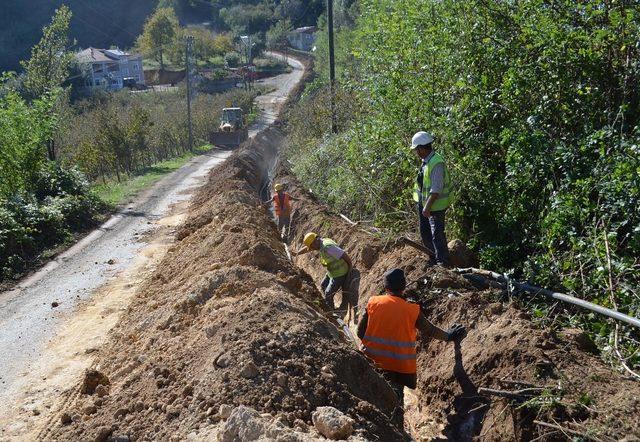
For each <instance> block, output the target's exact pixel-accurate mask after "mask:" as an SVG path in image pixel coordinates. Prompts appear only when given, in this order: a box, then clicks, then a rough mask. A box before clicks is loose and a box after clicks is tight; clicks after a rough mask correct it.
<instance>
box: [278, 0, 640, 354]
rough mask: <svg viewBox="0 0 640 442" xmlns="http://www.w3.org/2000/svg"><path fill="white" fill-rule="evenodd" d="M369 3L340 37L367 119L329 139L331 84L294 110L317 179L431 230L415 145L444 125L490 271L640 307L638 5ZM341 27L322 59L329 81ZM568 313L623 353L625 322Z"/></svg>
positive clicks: (392, 223)
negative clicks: (420, 203)
mask: <svg viewBox="0 0 640 442" xmlns="http://www.w3.org/2000/svg"><path fill="white" fill-rule="evenodd" d="M360 9H361V11H362V15H361V16H360V17H359V18H358V19H357V22H356V25H355V28H353V29H338V30H337V41H338V42H340V44H337V45H336V47H337V49H338V54H337V55H336V59H337V60H340V61H339V63H338V66H339V67H340V69H339V70H338V75H339V78H340V81H339V83H340V85H341V88H342V91H341V93H342V94H345V95H347V96H352V97H353V99H352V100H351V101H352V102H354V103H356V105H352V106H350V107H351V108H356V109H357V111H354V112H356V114H355V116H354V117H348V116H347V117H348V118H342V117H341V116H339V118H338V126H339V130H340V132H339V133H338V134H337V135H330V134H328V132H327V127H328V124H327V122H328V116H327V112H326V107H325V106H326V101H325V105H324V106H320V105H318V103H319V98H318V97H319V96H320V95H319V92H318V91H320V90H321V89H317V88H315V90H314V92H312V93H309V94H307V96H306V98H305V99H304V101H303V103H301V104H300V106H298V112H299V113H300V115H301V116H300V117H297V120H296V118H295V117H294V118H293V119H292V124H293V125H294V129H293V139H292V143H291V144H292V147H291V150H290V155H291V156H292V161H293V162H294V170H295V171H296V172H297V173H300V174H301V176H302V177H303V179H304V180H305V182H306V184H308V185H309V186H310V187H311V188H312V189H313V190H314V192H316V193H317V194H318V195H319V196H321V197H322V198H323V199H325V200H326V201H329V202H330V203H332V204H333V205H335V206H336V207H337V208H338V209H339V210H341V211H344V212H349V213H350V214H351V215H352V216H353V217H354V218H356V219H372V218H373V219H374V220H375V221H376V223H377V224H378V225H379V226H381V227H385V228H389V229H392V230H403V229H404V228H405V227H409V226H410V227H411V228H415V223H416V219H415V214H414V209H413V207H412V202H411V197H410V194H411V186H412V181H413V179H414V177H415V172H416V168H417V166H418V164H417V161H416V158H415V156H413V155H412V153H411V151H410V150H409V149H408V145H409V143H410V140H411V136H412V134H413V133H415V132H416V131H418V130H429V131H432V132H434V133H435V134H436V139H437V142H436V148H437V149H438V150H439V151H440V152H442V153H443V155H444V157H445V159H446V160H447V162H448V165H449V168H450V171H451V174H452V177H453V180H454V183H455V188H456V190H455V198H454V203H453V206H452V207H451V209H450V210H449V216H448V219H449V225H448V228H449V233H450V236H455V237H458V238H460V239H463V240H466V241H467V242H468V243H469V244H470V245H471V246H472V247H473V249H474V250H475V251H476V252H477V253H478V255H479V257H480V259H481V263H482V265H483V266H485V267H487V268H491V269H493V270H499V271H506V272H512V273H513V274H514V275H515V276H516V277H519V278H526V279H529V280H531V281H534V282H536V283H538V284H539V285H542V286H547V287H549V288H554V289H557V290H559V291H564V292H568V293H571V294H574V295H576V296H579V297H581V298H584V299H588V300H592V301H594V302H597V303H599V304H602V305H605V306H609V307H616V308H618V309H619V310H620V311H622V312H624V313H628V314H631V315H635V316H637V315H638V313H639V312H640V297H638V291H637V287H638V286H639V284H640V267H639V265H638V263H639V262H640V247H639V245H640V149H639V148H638V146H640V131H639V126H640V89H638V88H637V87H636V85H637V84H638V83H639V82H640V48H639V47H638V44H637V35H638V32H639V31H640V15H639V14H638V13H637V6H636V5H634V4H630V3H626V2H602V1H596V0H589V1H585V2H574V1H569V0H561V1H556V2H553V4H552V5H549V2H545V1H541V0H525V1H519V2H503V1H499V0H489V1H485V0H482V1H480V0H470V1H467V2H459V1H456V0H443V1H440V0H363V1H361V2H360ZM325 35H326V34H324V33H323V35H321V36H320V38H319V40H318V59H317V60H316V66H319V74H320V77H321V79H323V80H325V81H326V65H327V63H326V62H325V60H326V55H325V52H326V50H325V49H326V45H325V42H326V36H325ZM338 109H340V107H338ZM296 125H300V127H301V129H296V128H295V126H296ZM313 125H315V127H311V126H313ZM318 127H319V128H322V129H323V130H320V132H321V133H318V132H319V130H318ZM314 164H315V165H316V166H319V167H317V168H316V169H315V170H314V169H313V165H314ZM556 310H558V309H556ZM567 313H568V314H567V315H564V316H563V317H562V320H563V321H565V322H580V324H581V325H583V326H584V327H586V328H588V329H590V330H591V331H593V332H594V333H597V334H598V335H599V336H603V337H602V339H600V341H599V343H600V344H601V348H603V349H609V350H610V349H611V345H610V344H611V342H606V341H607V340H608V339H611V337H612V336H613V334H612V327H611V325H610V324H609V323H607V322H604V321H601V320H600V319H599V318H598V319H595V318H592V317H590V316H588V315H575V313H576V312H575V311H574V310H568V311H567ZM575 318H579V319H575ZM621 336H623V337H629V336H632V332H631V331H630V330H627V329H626V328H624V327H623V328H622V331H621ZM635 340H636V341H638V340H639V337H638V336H637V332H636V335H635ZM625 342H626V343H625V344H624V345H627V343H632V342H633V341H631V340H628V341H625ZM621 345H623V344H621ZM630 345H631V344H630ZM632 353H633V351H630V352H629V355H631V354H632ZM628 362H629V363H632V364H638V363H639V362H640V357H639V356H638V353H636V354H635V356H631V357H630V359H629V361H628Z"/></svg>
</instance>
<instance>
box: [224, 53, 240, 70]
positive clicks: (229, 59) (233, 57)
mask: <svg viewBox="0 0 640 442" xmlns="http://www.w3.org/2000/svg"><path fill="white" fill-rule="evenodd" d="M224 62H225V63H226V64H227V66H229V67H230V68H237V67H238V65H240V54H238V53H237V52H227V53H226V54H225V55H224Z"/></svg>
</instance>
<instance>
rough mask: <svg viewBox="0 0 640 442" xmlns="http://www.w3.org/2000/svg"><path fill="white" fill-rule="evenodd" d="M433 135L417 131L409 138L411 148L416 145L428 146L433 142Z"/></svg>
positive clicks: (414, 147)
mask: <svg viewBox="0 0 640 442" xmlns="http://www.w3.org/2000/svg"><path fill="white" fill-rule="evenodd" d="M434 139H435V138H433V135H431V134H430V133H429V132H424V131H420V132H417V133H416V134H415V135H414V136H413V138H412V139H411V149H417V148H418V147H422V146H428V145H429V144H431V143H433V140H434Z"/></svg>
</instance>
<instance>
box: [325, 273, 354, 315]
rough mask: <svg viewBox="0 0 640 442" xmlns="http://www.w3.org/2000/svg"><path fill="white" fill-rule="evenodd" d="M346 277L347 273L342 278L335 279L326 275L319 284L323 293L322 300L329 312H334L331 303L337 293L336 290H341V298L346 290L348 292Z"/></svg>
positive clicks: (333, 306)
mask: <svg viewBox="0 0 640 442" xmlns="http://www.w3.org/2000/svg"><path fill="white" fill-rule="evenodd" d="M348 276H349V274H348V273H347V274H346V275H344V276H338V277H337V278H331V277H330V276H329V275H327V276H325V277H324V279H323V280H322V282H321V283H320V287H322V291H323V292H324V300H325V302H326V303H327V306H328V307H329V308H330V309H331V310H334V309H335V308H336V307H335V304H334V302H333V297H334V296H335V294H336V293H338V290H340V289H342V293H343V296H344V292H345V291H346V290H349V285H348V282H349V278H348Z"/></svg>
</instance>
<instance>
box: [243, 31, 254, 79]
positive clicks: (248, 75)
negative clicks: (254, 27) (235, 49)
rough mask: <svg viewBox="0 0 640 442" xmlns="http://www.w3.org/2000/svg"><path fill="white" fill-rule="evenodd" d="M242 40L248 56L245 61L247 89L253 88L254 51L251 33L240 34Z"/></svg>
mask: <svg viewBox="0 0 640 442" xmlns="http://www.w3.org/2000/svg"><path fill="white" fill-rule="evenodd" d="M240 41H241V42H242V44H243V45H244V54H245V56H246V63H245V69H244V76H245V85H246V86H247V89H249V90H251V75H252V72H251V69H250V65H251V55H252V54H251V52H252V47H253V43H252V42H251V36H250V35H242V36H240Z"/></svg>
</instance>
